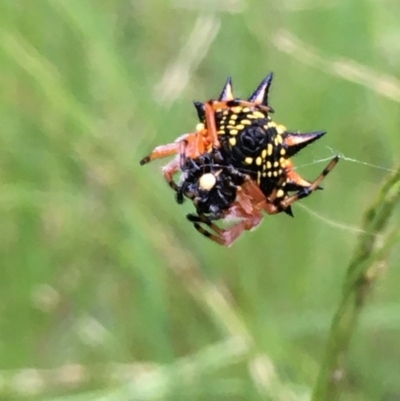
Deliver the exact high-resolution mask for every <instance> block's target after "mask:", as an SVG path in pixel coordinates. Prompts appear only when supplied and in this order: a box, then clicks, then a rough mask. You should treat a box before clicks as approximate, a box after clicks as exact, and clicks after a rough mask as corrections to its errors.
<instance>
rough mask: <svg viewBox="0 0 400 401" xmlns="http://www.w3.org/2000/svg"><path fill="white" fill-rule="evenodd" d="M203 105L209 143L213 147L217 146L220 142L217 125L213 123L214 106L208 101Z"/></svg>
mask: <svg viewBox="0 0 400 401" xmlns="http://www.w3.org/2000/svg"><path fill="white" fill-rule="evenodd" d="M204 107H205V112H206V126H207V135H208V137H209V139H210V142H211V145H212V146H213V147H214V148H219V147H220V143H219V139H218V134H217V125H216V123H215V113H214V111H215V108H214V107H213V106H212V104H211V103H210V102H207V103H206V104H205V105H204Z"/></svg>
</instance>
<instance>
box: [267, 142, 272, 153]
mask: <svg viewBox="0 0 400 401" xmlns="http://www.w3.org/2000/svg"><path fill="white" fill-rule="evenodd" d="M273 151H274V147H273V146H272V144H271V143H269V144H268V146H267V152H268V156H271V155H272V152H273Z"/></svg>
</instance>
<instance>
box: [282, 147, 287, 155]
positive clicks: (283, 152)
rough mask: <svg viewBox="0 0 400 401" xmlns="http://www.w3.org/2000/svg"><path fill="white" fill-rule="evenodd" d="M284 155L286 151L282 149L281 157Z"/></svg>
mask: <svg viewBox="0 0 400 401" xmlns="http://www.w3.org/2000/svg"><path fill="white" fill-rule="evenodd" d="M285 154H286V149H284V148H282V149H281V155H282V156H283V155H285Z"/></svg>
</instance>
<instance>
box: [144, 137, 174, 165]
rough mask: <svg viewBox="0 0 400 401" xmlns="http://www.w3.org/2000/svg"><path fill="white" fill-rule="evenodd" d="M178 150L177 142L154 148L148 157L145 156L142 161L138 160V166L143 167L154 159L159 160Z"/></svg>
mask: <svg viewBox="0 0 400 401" xmlns="http://www.w3.org/2000/svg"><path fill="white" fill-rule="evenodd" d="M179 148H180V143H179V142H174V143H169V144H167V145H161V146H157V147H156V148H154V150H153V151H152V152H151V153H150V154H149V155H148V156H146V157H144V158H143V159H142V160H140V165H141V166H143V165H144V164H146V163H149V162H151V161H152V160H154V159H160V158H163V157H167V156H171V155H173V154H175V153H178V152H179Z"/></svg>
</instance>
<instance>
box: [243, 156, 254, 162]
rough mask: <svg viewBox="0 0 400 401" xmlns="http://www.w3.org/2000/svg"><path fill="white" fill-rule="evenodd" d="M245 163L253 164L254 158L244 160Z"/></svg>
mask: <svg viewBox="0 0 400 401" xmlns="http://www.w3.org/2000/svg"><path fill="white" fill-rule="evenodd" d="M244 162H245V163H246V164H251V163H253V158H252V157H246V158H245V159H244Z"/></svg>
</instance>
